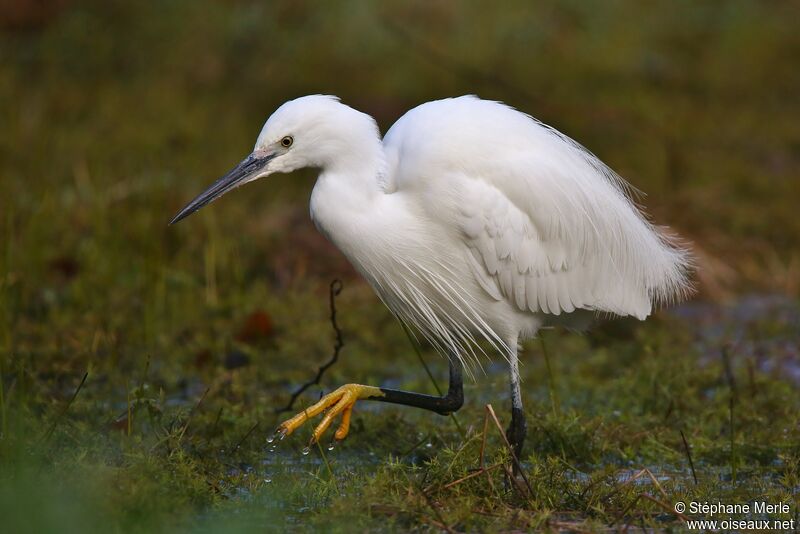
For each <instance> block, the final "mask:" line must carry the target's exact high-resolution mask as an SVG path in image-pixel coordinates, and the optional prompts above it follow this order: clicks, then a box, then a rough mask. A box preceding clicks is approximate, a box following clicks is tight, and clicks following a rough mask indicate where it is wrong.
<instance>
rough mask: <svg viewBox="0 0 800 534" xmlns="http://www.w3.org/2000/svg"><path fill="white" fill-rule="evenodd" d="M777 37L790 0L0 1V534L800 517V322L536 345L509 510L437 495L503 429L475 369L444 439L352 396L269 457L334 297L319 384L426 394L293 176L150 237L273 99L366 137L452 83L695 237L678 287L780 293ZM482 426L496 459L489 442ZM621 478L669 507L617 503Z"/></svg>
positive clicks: (783, 148)
mask: <svg viewBox="0 0 800 534" xmlns="http://www.w3.org/2000/svg"><path fill="white" fill-rule="evenodd" d="M799 17H800V6H799V5H798V4H797V3H796V2H791V1H785V2H769V3H759V2H755V1H752V2H745V1H729V2H721V1H720V2H703V3H698V2H635V1H633V0H616V1H613V2H585V1H577V0H574V1H573V0H570V1H555V0H548V1H543V2H537V3H535V4H534V5H532V4H531V3H529V2H523V1H513V2H504V3H503V4H502V9H501V8H499V7H498V4H497V3H496V2H487V1H475V2H445V1H438V2H429V1H428V2H421V1H420V2H400V1H396V2H395V1H388V2H369V1H366V0H348V1H342V2H305V1H297V0H295V1H292V2H288V1H276V2H269V3H261V2H254V1H234V0H224V1H223V0H194V1H190V0H168V1H164V2H158V3H150V2H122V1H116V0H114V1H103V2H101V1H94V0H87V1H83V2H70V1H68V0H51V1H49V2H48V1H33V0H22V1H17V2H13V1H3V2H0V28H1V29H2V31H0V102H2V103H3V105H2V106H0V530H3V531H8V532H21V531H59V532H63V531H70V530H74V531H80V532H90V531H93V530H96V531H109V530H115V531H142V532H151V531H157V530H160V531H186V530H190V531H217V530H222V529H227V530H231V531H249V530H264V529H270V528H274V529H275V530H283V529H285V528H292V527H295V528H299V527H304V526H315V527H318V528H321V529H325V530H331V531H337V530H341V531H351V530H353V529H354V528H360V529H369V530H371V529H385V530H399V529H409V528H413V529H418V530H427V529H431V530H440V529H444V530H448V529H453V530H476V529H493V530H509V529H514V528H519V529H528V528H556V529H558V528H580V529H599V528H603V527H604V526H608V525H612V526H617V527H620V526H622V525H628V524H629V525H635V526H641V525H643V526H675V525H677V523H676V522H675V521H676V519H675V517H674V514H671V513H670V512H669V510H665V509H663V507H662V506H660V505H659V504H658V502H656V501H659V502H661V503H662V504H664V503H665V504H666V505H670V504H671V503H672V502H674V501H675V500H678V499H680V498H682V499H684V500H687V501H688V500H701V501H702V500H714V501H716V500H721V501H722V502H740V501H741V500H743V499H745V500H746V499H753V498H756V497H758V498H759V499H764V500H767V501H772V502H777V501H779V500H784V501H788V502H793V503H794V508H793V510H794V511H793V513H795V515H796V513H797V510H798V507H797V499H798V497H797V496H798V494H800V481H799V480H800V450H799V449H798V443H799V441H798V438H800V435H798V432H800V427H799V426H798V425H799V424H800V420H798V413H800V410H798V408H800V400H799V399H798V395H797V381H793V380H792V379H791V372H790V371H791V370H792V369H795V370H796V366H797V358H798V356H797V353H796V352H791V351H792V350H795V351H796V346H797V345H796V332H797V327H798V326H800V325H798V324H797V321H798V320H797V315H796V312H789V313H788V317H789V319H786V318H785V317H784V316H782V315H781V316H777V315H775V314H773V312H772V311H769V309H768V310H767V311H766V312H765V313H764V314H763V315H761V316H758V317H757V318H756V319H755V320H750V321H749V322H748V323H747V324H745V323H743V322H741V321H740V322H738V323H733V324H732V325H731V324H728V325H726V326H724V327H722V326H720V325H719V324H717V323H714V324H712V325H711V326H710V327H709V328H711V329H714V331H715V332H716V331H721V332H722V334H721V335H719V336H716V337H715V338H714V342H713V343H711V344H708V343H706V344H703V343H700V342H699V341H698V336H699V334H698V331H697V330H696V329H691V328H687V327H688V326H689V325H690V324H691V323H697V322H698V321H697V320H696V319H693V318H692V317H691V316H689V317H688V320H687V319H686V316H685V315H684V316H680V315H679V316H675V315H667V314H662V315H660V316H658V317H656V318H655V319H653V320H652V321H649V322H647V323H644V324H641V325H639V324H631V323H629V322H625V321H623V322H621V323H616V324H609V325H606V326H605V327H603V328H601V329H600V330H598V331H597V332H596V333H594V334H592V335H590V336H583V337H580V336H575V335H572V334H565V333H561V332H547V333H546V334H545V335H544V346H545V347H547V352H548V353H549V355H550V359H551V361H550V369H549V371H548V367H547V365H546V362H545V360H544V358H543V355H544V354H543V352H542V346H540V345H539V343H533V344H531V346H530V347H528V352H529V358H526V364H525V368H524V370H523V374H524V375H525V378H526V380H525V392H526V402H527V410H528V413H529V417H530V419H531V423H530V429H529V433H530V439H529V444H528V448H527V450H528V451H529V453H530V457H529V458H527V459H526V462H525V465H526V472H527V476H528V479H529V482H530V484H531V490H532V491H530V490H527V489H520V488H515V487H514V486H511V485H509V483H508V481H507V480H504V475H503V471H502V469H500V468H497V469H495V470H493V471H491V472H490V473H489V474H482V475H480V476H477V477H474V478H472V479H469V480H468V481H465V482H463V483H459V484H457V485H455V486H452V487H449V488H445V486H446V485H447V484H448V483H450V482H453V481H456V480H458V479H460V478H461V477H463V476H466V475H467V474H468V473H469V472H470V471H469V470H470V469H474V468H476V467H477V466H478V463H477V461H478V460H477V458H478V450H479V448H480V445H481V442H482V438H483V426H482V425H483V416H484V411H483V404H485V403H486V402H491V403H493V405H494V407H495V409H496V410H497V413H498V415H499V416H500V417H501V418H504V417H505V416H506V410H505V407H506V401H505V395H506V386H505V375H504V374H503V372H502V368H501V367H499V366H498V367H497V368H495V366H489V367H487V373H488V374H487V376H486V377H483V378H482V379H481V380H480V381H479V383H477V384H469V385H468V390H467V402H468V403H467V406H466V407H465V409H464V410H463V411H462V412H460V413H459V415H458V418H459V422H460V426H461V428H462V429H464V431H465V432H466V433H465V434H461V433H460V432H459V428H458V427H457V426H456V425H454V424H453V422H452V421H451V420H449V419H443V418H440V417H438V416H435V415H431V414H427V413H419V412H416V411H414V410H407V409H402V408H392V407H381V406H375V405H360V406H359V407H358V408H357V411H356V416H355V417H354V429H353V432H352V434H351V437H350V438H349V439H348V440H347V442H345V443H344V444H343V445H341V446H339V447H337V449H335V450H334V451H331V452H326V451H325V450H324V449H320V450H319V451H314V452H312V454H311V455H309V456H303V455H302V454H301V453H300V450H301V449H302V446H303V445H304V439H305V438H306V437H307V435H301V436H299V437H297V438H294V439H287V440H286V441H285V442H283V443H281V444H280V446H279V447H278V450H277V451H276V452H271V451H270V450H269V449H270V447H269V446H268V445H266V444H265V442H264V438H265V436H266V435H268V434H269V433H271V431H272V429H273V428H274V427H275V425H276V424H277V422H278V421H279V420H280V416H279V415H277V414H275V408H276V407H279V406H283V405H284V404H285V403H286V400H287V398H288V396H289V394H290V393H291V391H292V390H293V389H294V388H295V387H296V386H297V384H299V383H302V382H303V381H305V380H307V379H309V378H311V375H312V374H313V371H314V370H315V369H316V367H317V366H318V365H319V364H320V363H321V362H322V361H324V359H325V358H327V356H328V355H329V353H330V351H331V346H332V333H331V331H330V325H329V323H328V309H327V291H328V284H329V283H330V281H331V280H332V279H333V278H341V279H343V281H344V284H345V290H344V292H343V293H342V295H341V297H340V298H339V300H338V306H339V312H340V314H339V317H340V322H341V324H342V328H343V330H344V332H345V342H346V345H345V349H344V350H343V352H342V361H341V362H340V363H339V364H337V365H336V366H334V367H333V368H332V369H331V370H330V372H329V373H328V374H326V376H325V377H324V381H323V384H322V388H324V389H325V390H330V389H331V388H332V387H334V386H336V385H338V384H341V383H344V382H350V381H357V382H364V383H372V384H385V385H393V386H400V387H405V388H409V389H414V390H419V391H432V390H433V389H432V386H431V384H430V382H429V380H428V378H427V375H426V374H425V373H424V371H423V369H422V367H421V366H420V364H419V361H418V360H417V358H416V356H415V355H414V351H413V350H412V347H411V345H410V344H409V341H408V340H407V339H406V337H405V335H404V334H403V332H402V330H401V329H400V327H399V326H398V325H397V324H396V322H395V321H394V320H393V319H392V317H391V316H390V314H389V313H388V312H387V311H386V310H384V309H383V307H382V306H381V305H380V303H379V302H378V301H377V299H376V297H374V295H373V294H372V292H371V290H370V289H369V288H368V287H367V286H366V285H365V284H364V283H363V282H362V281H360V280H359V279H358V278H357V276H356V275H355V273H354V272H353V271H352V269H351V268H350V267H349V266H348V264H347V262H346V261H345V260H344V259H343V257H342V256H341V255H340V254H339V253H338V252H337V251H336V250H334V249H333V248H332V247H331V246H330V245H328V244H327V243H326V242H325V241H324V239H323V238H322V237H320V236H319V235H318V234H317V233H316V232H315V230H314V229H313V225H312V224H311V223H310V222H309V221H308V216H307V200H308V194H309V191H310V189H311V187H312V186H313V174H312V173H295V174H293V175H289V176H275V177H272V178H270V180H268V181H265V182H263V183H262V182H259V183H257V184H253V185H251V186H248V191H247V194H241V193H238V194H232V195H230V196H228V197H226V199H225V200H222V201H220V202H219V203H218V204H216V205H215V206H214V208H213V209H206V210H203V211H202V212H200V213H198V214H197V215H196V216H194V217H193V218H192V219H190V220H188V221H187V222H186V223H183V224H181V225H179V226H177V227H175V228H167V227H166V222H167V221H168V220H169V219H170V217H171V216H172V215H173V214H174V213H175V212H176V211H177V209H178V208H180V207H181V206H182V205H183V204H184V203H185V202H186V201H187V200H189V199H190V198H192V197H193V195H195V194H196V193H198V192H200V191H201V190H202V189H203V188H204V187H205V186H206V185H207V184H208V183H210V182H211V181H212V180H213V179H214V178H215V177H217V176H218V175H220V174H221V173H223V172H224V171H225V170H227V168H229V167H230V166H232V165H233V164H234V163H235V162H237V161H239V159H240V158H241V157H242V156H243V155H245V154H246V153H247V152H248V151H249V150H250V148H251V146H252V143H253V142H254V139H255V137H256V134H257V133H258V131H259V129H260V127H261V125H262V123H263V121H264V120H265V118H266V117H267V116H268V115H269V113H270V112H271V111H272V110H273V109H274V108H275V107H277V106H278V105H279V104H280V103H282V102H283V101H285V100H287V99H289V98H293V97H296V96H299V95H304V94H310V93H330V94H336V95H339V96H340V97H342V99H343V100H344V101H345V102H346V103H348V104H350V105H352V106H354V107H356V108H358V109H361V110H362V111H365V112H367V113H370V114H372V115H373V116H375V117H376V119H377V120H378V121H379V123H380V124H381V127H382V129H384V130H385V129H386V128H387V127H388V126H389V125H390V124H391V123H392V122H393V121H394V120H395V119H397V118H398V117H399V116H400V115H402V113H404V112H405V111H406V110H407V109H409V108H411V107H413V106H414V105H416V104H418V103H421V102H423V101H427V100H431V99H435V98H442V97H445V96H452V95H458V94H464V93H476V94H479V95H480V96H482V97H484V98H493V99H498V100H502V101H505V102H507V103H508V104H511V105H513V106H515V107H517V108H518V109H520V110H523V111H525V112H529V113H531V114H533V115H534V116H536V117H537V118H539V119H541V120H543V121H544V122H547V123H549V124H552V125H553V126H555V127H557V128H558V129H560V130H562V131H563V132H565V133H567V134H569V135H570V136H572V137H573V138H575V139H576V140H578V141H580V142H581V143H583V144H584V145H586V146H587V147H590V148H591V149H592V150H593V151H594V152H595V153H596V154H598V155H599V156H600V157H601V158H602V159H603V160H604V161H606V162H607V163H609V164H610V165H611V166H612V167H613V168H615V169H616V170H617V171H618V172H619V173H620V174H621V175H623V176H625V177H626V178H627V179H628V180H629V181H630V182H631V183H632V184H633V185H634V186H636V187H637V188H639V189H642V190H643V191H645V192H646V193H647V194H648V196H647V197H646V198H645V199H644V200H643V203H644V204H646V206H647V208H648V211H649V212H651V213H652V214H653V217H654V220H655V221H656V222H658V223H660V224H667V225H669V226H670V227H672V228H673V229H674V230H675V231H676V232H678V233H679V234H681V235H682V236H684V237H686V238H688V239H689V240H690V241H691V242H692V246H693V248H694V250H695V252H696V256H697V261H698V266H699V269H698V274H697V277H698V286H699V289H700V297H699V298H701V299H704V300H711V301H722V302H736V301H737V298H738V296H739V295H742V294H745V293H750V292H759V293H778V294H783V295H786V296H787V298H788V299H790V301H791V299H796V298H797V297H798V292H800V218H798V217H797V207H796V206H797V202H798V200H799V199H800V179H798V176H800V123H798V121H797V117H798V116H800V100H799V99H798V98H797V95H798V94H800V70H798V69H797V68H796V58H797V57H800V33H798V32H797V29H796V21H797V20H798V18H799ZM795 305H796V304H795ZM711 309H712V310H717V311H709V312H708V313H706V314H705V316H712V318H713V317H715V315H714V314H716V313H719V311H718V310H719V309H722V308H719V307H712V308H711ZM794 309H795V310H796V308H794ZM681 317H684V318H683V319H682V318H681ZM700 322H702V321H700ZM787 325H788V326H787ZM695 326H696V325H695ZM776 340H777V341H776ZM786 340H789V341H786ZM791 340H794V341H791ZM756 342H758V343H760V344H757V348H758V350H756V351H755V352H753V351H745V350H743V349H742V347H745V346H747V347H749V346H751V345H752V343H756ZM768 342H774V343H772V344H770V343H768ZM786 343H790V344H789V345H786ZM791 343H794V345H791ZM787 346H788V347H789V348H788V349H787V348H786V347H787ZM723 347H728V352H726V354H728V356H727V357H726V358H723V357H722V356H721V354H723ZM765 347H766V348H765ZM791 347H795V349H792V348H791ZM424 355H425V358H426V360H428V361H429V363H430V365H431V366H432V367H433V368H434V371H435V372H436V374H437V375H438V376H444V374H445V373H444V365H443V363H442V362H441V361H440V360H439V359H438V358H437V357H436V356H435V355H433V354H431V353H430V351H427V350H426V351H424ZM787 361H788V363H787ZM787 365H788V366H787ZM792 365H794V366H795V367H792ZM86 373H88V376H87V377H86V380H85V382H84V383H82V382H81V380H82V378H83V377H84V375H85V374H86ZM81 384H83V385H82V386H80V385H81ZM76 392H77V394H76ZM319 392H320V389H319V388H315V389H313V390H310V391H309V392H308V394H307V395H306V396H305V397H304V398H303V402H309V401H311V400H313V399H314V398H315V396H316V395H318V394H319ZM681 431H683V433H684V435H685V437H686V439H687V442H688V444H690V446H691V450H692V451H693V455H694V458H693V461H694V463H695V468H696V471H697V478H698V481H697V483H695V481H694V478H693V476H692V474H691V470H690V469H689V465H688V463H689V460H688V457H687V455H686V448H685V446H684V443H683V440H682V438H681V434H680V432H681ZM488 436H489V437H488V441H487V444H486V450H487V465H491V464H493V462H497V461H500V460H503V458H504V454H505V453H504V449H503V447H502V446H501V441H500V439H499V437H498V434H497V433H492V432H490V433H489V435H488ZM643 468H648V469H649V470H650V471H652V472H653V473H654V474H655V478H656V480H658V481H659V484H660V490H659V488H658V487H657V486H656V484H654V483H652V481H651V479H650V478H649V477H647V476H640V477H639V478H637V479H636V480H635V481H631V478H632V477H633V476H634V475H635V474H637V473H640V472H641V469H643ZM642 493H646V494H647V495H648V496H649V497H650V498H651V499H648V498H642V497H640V495H641V494H642ZM653 499H655V500H653Z"/></svg>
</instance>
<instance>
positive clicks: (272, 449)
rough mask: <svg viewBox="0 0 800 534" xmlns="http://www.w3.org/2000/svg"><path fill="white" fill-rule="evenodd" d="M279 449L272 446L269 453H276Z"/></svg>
mask: <svg viewBox="0 0 800 534" xmlns="http://www.w3.org/2000/svg"><path fill="white" fill-rule="evenodd" d="M277 449H278V447H276V446H275V445H272V446H271V447H270V448H269V452H275V451H276V450H277Z"/></svg>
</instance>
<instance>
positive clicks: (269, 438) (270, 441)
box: [267, 434, 275, 443]
mask: <svg viewBox="0 0 800 534" xmlns="http://www.w3.org/2000/svg"><path fill="white" fill-rule="evenodd" d="M273 441H275V434H272V435H271V436H269V437H267V443H272V442H273Z"/></svg>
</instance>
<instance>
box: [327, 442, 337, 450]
mask: <svg viewBox="0 0 800 534" xmlns="http://www.w3.org/2000/svg"><path fill="white" fill-rule="evenodd" d="M335 448H336V447H335V444H334V443H333V442H332V441H331V442H330V444H329V445H328V450H329V451H332V450H333V449H335Z"/></svg>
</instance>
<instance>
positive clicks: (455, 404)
mask: <svg viewBox="0 0 800 534" xmlns="http://www.w3.org/2000/svg"><path fill="white" fill-rule="evenodd" d="M380 390H381V392H382V393H383V396H382V397H370V398H369V399H370V400H376V401H381V402H390V403H392V404H402V405H404V406H413V407H415V408H422V409H423V410H430V411H432V412H436V413H438V414H440V415H450V414H451V413H453V412H455V411H458V409H459V408H461V406H462V405H463V404H464V381H463V379H462V377H461V362H460V361H459V360H458V358H456V357H452V358H450V385H449V386H448V388H447V395H445V396H444V397H436V396H435V395H425V394H424V393H413V392H410V391H399V390H396V389H387V388H380Z"/></svg>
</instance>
